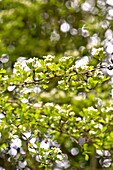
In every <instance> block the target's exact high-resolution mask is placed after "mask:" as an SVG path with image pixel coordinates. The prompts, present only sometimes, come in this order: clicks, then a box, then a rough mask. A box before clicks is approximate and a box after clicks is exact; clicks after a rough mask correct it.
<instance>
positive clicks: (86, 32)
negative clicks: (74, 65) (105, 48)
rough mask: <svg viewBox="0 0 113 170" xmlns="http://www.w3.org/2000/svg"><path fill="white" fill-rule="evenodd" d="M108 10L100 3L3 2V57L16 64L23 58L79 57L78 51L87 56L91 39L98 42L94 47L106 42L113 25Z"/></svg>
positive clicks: (63, 0) (0, 18)
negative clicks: (45, 56)
mask: <svg viewBox="0 0 113 170" xmlns="http://www.w3.org/2000/svg"><path fill="white" fill-rule="evenodd" d="M106 9H107V5H106V4H105V2H103V1H101V0H98V1H95V0H92V1H91V2H90V1H84V0H42V1H40V0H23V1H20V0H13V1H12V0H2V1H0V55H2V54H7V55H9V56H10V61H13V62H14V61H15V60H16V59H17V58H18V57H20V56H24V57H28V58H29V57H38V58H42V56H43V55H47V54H54V55H55V56H56V55H57V56H61V55H63V54H64V53H65V54H66V53H68V54H71V55H76V50H79V52H81V53H83V54H87V53H89V52H88V50H89V49H91V48H92V46H93V44H92V42H91V41H92V40H91V36H94V37H96V38H97V40H95V41H96V42H94V45H95V46H100V45H101V43H100V40H99V39H101V40H103V39H104V36H103V35H104V33H105V31H106V30H107V28H108V27H109V22H110V21H109V22H108V21H107V20H106V15H107V12H106ZM103 25H105V26H103ZM64 27H65V28H64ZM110 27H111V28H112V25H110ZM80 47H81V48H80ZM83 47H84V48H85V49H84V48H83ZM83 49H84V50H83ZM68 54H67V55H68Z"/></svg>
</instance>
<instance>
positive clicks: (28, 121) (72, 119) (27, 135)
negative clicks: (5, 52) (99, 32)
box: [0, 55, 113, 169]
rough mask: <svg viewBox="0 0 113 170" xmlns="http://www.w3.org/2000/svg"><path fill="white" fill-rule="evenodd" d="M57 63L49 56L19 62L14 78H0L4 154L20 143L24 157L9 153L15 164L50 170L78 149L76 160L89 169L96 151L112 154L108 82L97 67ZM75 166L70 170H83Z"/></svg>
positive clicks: (3, 73) (65, 59)
mask: <svg viewBox="0 0 113 170" xmlns="http://www.w3.org/2000/svg"><path fill="white" fill-rule="evenodd" d="M54 60H55V57H54V56H51V55H48V56H44V59H37V58H30V59H28V60H23V61H22V62H21V60H20V61H18V62H16V63H15V65H14V68H13V70H12V72H11V74H9V73H8V72H7V70H4V69H1V72H0V75H1V76H0V82H1V85H0V89H1V100H0V109H1V114H0V115H1V122H0V132H1V152H4V153H5V154H6V153H7V151H8V147H9V146H10V145H11V141H12V140H14V139H18V140H21V142H22V144H21V146H20V147H21V149H23V151H24V152H25V154H26V155H25V154H22V153H21V152H19V151H15V152H18V157H17V154H14V153H11V151H9V157H12V159H13V161H14V162H17V164H18V162H19V161H21V160H24V161H25V162H26V166H28V167H30V168H33V166H34V163H33V161H32V160H31V157H32V159H34V161H35V163H37V164H38V167H40V168H41V167H45V168H46V169H51V168H53V167H55V166H57V165H58V160H59V159H60V161H62V160H63V159H64V158H65V154H67V150H70V152H71V149H72V148H74V147H76V148H78V153H77V157H76V158H74V159H75V160H77V159H78V158H79V156H82V162H81V163H85V164H86V163H87V161H88V160H89V158H90V156H91V155H92V147H94V148H95V149H98V150H106V149H107V150H109V152H110V150H111V148H112V147H113V146H112V140H113V135H112V133H113V132H112V126H113V123H112V118H113V116H112V108H111V105H110V103H109V104H108V103H107V102H106V96H107V99H108V98H110V95H109V94H110V90H111V88H109V86H110V85H109V84H107V87H108V90H107V91H106V88H107V87H106V88H105V90H104V86H105V84H106V83H105V82H106V81H107V82H108V81H109V78H108V77H106V76H105V75H104V74H103V73H102V71H101V68H99V67H97V68H94V66H91V65H90V66H88V64H87V65H82V66H80V67H78V66H77V65H76V61H77V60H76V58H73V57H71V56H69V57H62V58H60V59H59V61H58V62H57V63H56V62H55V61H54ZM51 84H52V85H51ZM99 90H100V91H101V90H102V93H103V96H104V97H103V96H101V93H98V91H99ZM33 140H34V142H32V141H33ZM64 142H65V144H64ZM41 143H45V145H46V146H47V148H43V147H42V145H41ZM52 143H53V144H52ZM55 143H57V144H55ZM50 146H51V147H50ZM10 150H11V149H10ZM13 154H14V155H13ZM72 155H73V154H72ZM72 157H73V156H72ZM35 159H36V160H37V161H36V160H35ZM72 160H73V158H70V159H69V167H70V168H71V167H73V166H74V167H80V166H81V163H80V162H79V164H75V165H74V162H73V161H72Z"/></svg>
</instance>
